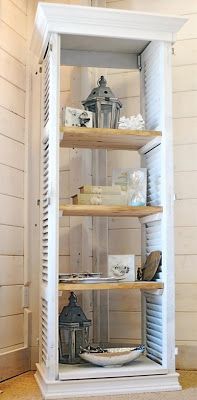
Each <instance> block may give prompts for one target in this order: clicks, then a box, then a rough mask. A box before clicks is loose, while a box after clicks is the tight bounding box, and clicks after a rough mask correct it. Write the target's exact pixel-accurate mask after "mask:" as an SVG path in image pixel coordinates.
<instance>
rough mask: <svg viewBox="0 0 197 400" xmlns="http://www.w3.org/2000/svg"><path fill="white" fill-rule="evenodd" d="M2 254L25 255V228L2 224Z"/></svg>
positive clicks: (0, 229) (0, 236)
mask: <svg viewBox="0 0 197 400" xmlns="http://www.w3.org/2000/svg"><path fill="white" fill-rule="evenodd" d="M0 254H2V255H11V256H12V255H19V256H20V255H23V228H19V227H15V226H7V225H0Z"/></svg>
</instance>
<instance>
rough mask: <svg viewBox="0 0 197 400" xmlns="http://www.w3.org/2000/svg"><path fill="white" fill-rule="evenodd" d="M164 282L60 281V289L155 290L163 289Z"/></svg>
mask: <svg viewBox="0 0 197 400" xmlns="http://www.w3.org/2000/svg"><path fill="white" fill-rule="evenodd" d="M163 287H164V284H163V283H162V282H153V281H152V282H141V281H139V282H114V283H108V282H105V283H104V282H100V283H59V290H62V291H65V290H68V291H74V290H112V289H125V290H126V289H142V290H155V289H163Z"/></svg>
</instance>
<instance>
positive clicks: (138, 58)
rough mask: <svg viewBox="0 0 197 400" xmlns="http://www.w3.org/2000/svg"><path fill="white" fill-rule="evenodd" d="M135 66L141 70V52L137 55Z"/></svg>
mask: <svg viewBox="0 0 197 400" xmlns="http://www.w3.org/2000/svg"><path fill="white" fill-rule="evenodd" d="M137 66H138V69H139V71H141V70H142V57H141V54H140V55H138V56H137Z"/></svg>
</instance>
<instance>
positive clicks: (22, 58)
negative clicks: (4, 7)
mask: <svg viewBox="0 0 197 400" xmlns="http://www.w3.org/2000/svg"><path fill="white" fill-rule="evenodd" d="M4 38H6V40H5V39H4ZM0 46H1V48H2V49H3V50H5V51H7V53H9V54H11V55H12V56H13V57H14V58H16V60H18V61H19V62H21V63H22V64H24V65H25V64H26V42H25V39H24V38H23V37H22V36H20V35H16V32H15V31H14V30H13V29H12V28H10V27H9V26H8V25H7V24H5V23H4V22H3V21H2V22H1V25H0Z"/></svg>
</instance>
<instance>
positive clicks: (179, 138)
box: [173, 117, 197, 145]
mask: <svg viewBox="0 0 197 400" xmlns="http://www.w3.org/2000/svg"><path fill="white" fill-rule="evenodd" d="M196 129H197V117H191V118H187V117H186V118H182V117H180V118H177V119H174V121H173V130H174V144H175V145H179V144H191V143H197V135H196ZM188 132H189V134H188Z"/></svg>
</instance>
